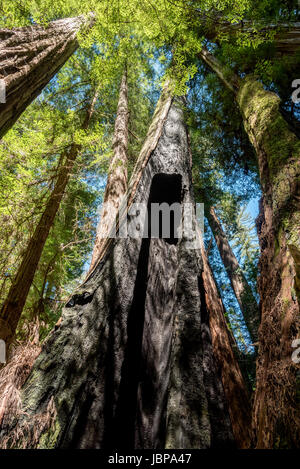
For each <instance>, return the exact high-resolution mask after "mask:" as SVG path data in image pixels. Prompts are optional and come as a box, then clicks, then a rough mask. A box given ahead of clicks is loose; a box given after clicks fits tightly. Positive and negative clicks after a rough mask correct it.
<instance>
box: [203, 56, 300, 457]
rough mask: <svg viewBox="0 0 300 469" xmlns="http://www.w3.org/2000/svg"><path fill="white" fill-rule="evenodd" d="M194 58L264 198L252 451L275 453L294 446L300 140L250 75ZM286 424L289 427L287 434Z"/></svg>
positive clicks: (299, 425)
mask: <svg viewBox="0 0 300 469" xmlns="http://www.w3.org/2000/svg"><path fill="white" fill-rule="evenodd" d="M200 55H201V57H202V59H203V60H204V61H205V62H206V63H207V64H208V65H209V66H210V67H211V68H212V70H214V71H215V72H216V73H217V75H218V76H219V77H220V79H221V80H222V81H223V82H224V84H225V85H226V86H228V87H229V88H230V89H231V90H232V91H234V93H235V97H236V102H237V104H238V106H239V108H240V110H241V114H242V117H243V121H244V127H245V130H246V132H247V134H248V136H249V139H250V141H251V143H252V145H253V146H254V148H255V150H256V154H257V159H258V167H259V174H260V181H261V187H262V192H263V197H262V203H261V212H260V217H259V219H258V223H257V225H258V234H259V241H260V247H261V258H260V264H259V267H260V277H259V281H258V287H259V293H260V298H261V325H260V328H259V355H258V361H257V378H256V380H257V382H256V392H255V402H254V416H253V424H254V428H255V431H256V436H257V446H258V447H259V448H272V447H273V446H274V445H275V444H276V445H278V446H279V447H280V446H281V445H285V443H286V442H287V441H289V443H290V444H294V445H298V444H299V441H300V416H299V406H298V404H297V393H296V387H297V385H296V383H297V377H296V375H297V364H296V363H294V362H293V361H292V358H291V352H292V350H293V349H292V348H291V345H292V341H293V340H294V339H295V338H296V337H297V336H299V299H300V236H299V226H300V211H299V195H300V189H299V173H300V141H299V139H298V138H297V137H296V135H295V134H294V133H293V132H292V131H291V129H290V128H289V126H288V124H287V122H286V121H285V120H284V118H283V117H282V115H281V113H280V110H279V105H280V99H279V98H278V96H277V95H276V94H274V93H272V92H270V91H266V90H265V89H264V88H263V85H262V84H261V83H260V82H258V81H256V80H255V79H254V78H253V77H252V76H247V77H246V78H244V79H240V78H239V77H237V76H236V75H234V74H232V75H231V76H230V75H229V74H228V73H227V74H225V72H224V70H223V68H222V66H221V64H220V63H218V61H217V60H216V59H215V57H213V56H212V55H211V54H210V53H209V52H208V51H207V49H205V48H204V49H203V50H202V51H201V54H200ZM225 75H226V76H225ZM291 422H295V424H294V425H293V428H291ZM291 442H292V443H291Z"/></svg>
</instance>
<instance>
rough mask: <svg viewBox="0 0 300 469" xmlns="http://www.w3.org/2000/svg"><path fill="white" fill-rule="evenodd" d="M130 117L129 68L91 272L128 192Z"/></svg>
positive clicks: (121, 91)
mask: <svg viewBox="0 0 300 469" xmlns="http://www.w3.org/2000/svg"><path fill="white" fill-rule="evenodd" d="M128 116H129V111H128V83H127V71H126V68H125V70H124V74H123V76H122V80H121V85H120V93H119V102H118V107H117V115H116V120H115V129H114V138H113V157H112V159H111V162H110V165H109V169H108V174H107V183H106V187H105V193H104V200H103V202H104V204H106V205H105V206H104V208H103V210H102V213H101V219H100V222H99V224H98V227H97V234H96V240H95V246H94V250H93V255H92V260H91V265H90V270H92V269H93V268H94V266H95V264H96V262H97V260H98V258H99V256H100V254H101V250H102V248H103V243H104V242H105V239H106V238H107V237H108V236H109V231H110V229H111V228H112V225H113V223H114V221H115V218H116V215H117V213H118V211H119V208H120V206H121V202H122V199H123V197H124V195H125V194H126V190H127V164H128V162H127V159H128V157H127V152H128Z"/></svg>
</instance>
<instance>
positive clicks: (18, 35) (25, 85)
mask: <svg viewBox="0 0 300 469" xmlns="http://www.w3.org/2000/svg"><path fill="white" fill-rule="evenodd" d="M92 22H93V16H92V15H90V16H89V18H88V19H86V18H85V17H83V16H79V17H76V18H66V19H62V20H57V21H53V22H52V23H50V24H49V26H48V27H47V28H44V27H43V26H39V25H34V26H27V27H23V28H15V29H0V79H1V80H3V81H4V84H5V95H6V98H5V101H6V102H5V103H1V104H0V138H2V137H3V135H4V134H5V133H6V132H7V131H8V130H9V129H10V128H11V127H12V125H13V124H14V123H15V122H16V120H17V119H18V118H19V116H20V115H21V114H22V112H23V111H24V110H25V109H26V107H27V106H28V105H29V104H30V103H31V102H32V101H33V100H34V99H35V98H36V97H37V96H38V95H39V94H40V92H41V91H42V90H43V88H44V87H45V86H46V85H47V84H48V82H49V81H50V80H51V78H52V77H53V76H54V75H55V74H56V73H57V72H58V71H59V70H60V68H61V67H62V66H63V65H64V63H65V62H66V61H67V60H68V58H69V57H70V56H71V55H72V54H73V53H74V52H75V50H76V49H77V47H78V42H77V39H76V36H77V34H78V32H79V31H80V29H81V28H82V27H86V26H87V25H88V26H91V25H92Z"/></svg>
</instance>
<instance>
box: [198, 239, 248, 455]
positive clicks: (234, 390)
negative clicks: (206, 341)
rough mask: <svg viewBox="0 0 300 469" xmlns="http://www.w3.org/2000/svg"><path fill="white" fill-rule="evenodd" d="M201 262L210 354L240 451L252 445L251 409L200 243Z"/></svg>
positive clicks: (215, 287)
mask: <svg viewBox="0 0 300 469" xmlns="http://www.w3.org/2000/svg"><path fill="white" fill-rule="evenodd" d="M201 255H202V260H203V272H202V279H203V289H204V293H203V299H202V303H205V305H206V310H207V314H208V317H209V327H210V331H211V337H212V345H213V352H214V356H215V359H216V365H217V369H218V370H219V372H220V375H221V377H222V383H223V387H224V392H225V396H226V401H227V402H228V409H229V415H230V420H231V425H232V431H233V435H234V438H235V441H236V442H237V445H238V447H239V448H242V449H245V448H250V446H251V406H250V399H249V395H248V391H247V388H246V384H245V382H244V379H243V375H242V373H241V370H240V367H239V364H238V361H237V359H236V356H235V353H234V349H235V348H237V345H236V343H235V340H234V338H233V336H232V334H231V332H230V331H229V329H228V327H227V323H226V319H225V308H224V305H223V302H222V299H221V297H220V295H219V292H218V288H217V285H216V282H215V279H214V275H213V273H212V270H211V267H210V265H209V262H208V258H207V254H206V252H205V247H204V243H203V241H202V242H201Z"/></svg>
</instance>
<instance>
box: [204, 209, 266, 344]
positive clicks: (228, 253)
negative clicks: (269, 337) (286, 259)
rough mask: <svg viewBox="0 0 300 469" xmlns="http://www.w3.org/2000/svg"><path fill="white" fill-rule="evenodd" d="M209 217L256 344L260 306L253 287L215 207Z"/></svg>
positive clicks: (232, 284) (221, 254)
mask: <svg viewBox="0 0 300 469" xmlns="http://www.w3.org/2000/svg"><path fill="white" fill-rule="evenodd" d="M207 217H208V221H209V225H210V227H211V229H212V232H213V234H214V237H215V240H216V243H217V246H218V249H219V253H220V256H221V259H222V261H223V264H224V267H225V269H226V272H227V275H228V277H229V280H230V283H231V286H232V289H233V291H234V293H235V296H236V299H237V301H238V303H239V305H240V308H241V311H242V313H243V316H244V320H245V323H246V325H247V328H248V330H249V333H250V336H251V339H252V341H253V343H256V342H257V340H258V326H259V311H258V304H257V302H256V300H255V298H254V296H253V293H252V291H251V287H250V286H249V284H248V282H247V280H246V278H245V276H244V274H243V272H242V271H241V268H240V266H239V263H238V261H237V259H236V257H235V255H234V253H233V251H232V249H231V247H230V245H229V242H228V240H227V237H226V234H225V233H224V231H223V228H222V225H221V223H220V220H219V219H218V217H217V214H216V212H215V209H214V207H211V208H210V209H209V213H208V214H207Z"/></svg>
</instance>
